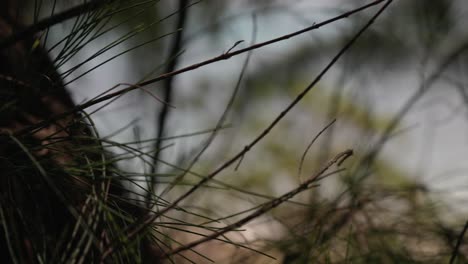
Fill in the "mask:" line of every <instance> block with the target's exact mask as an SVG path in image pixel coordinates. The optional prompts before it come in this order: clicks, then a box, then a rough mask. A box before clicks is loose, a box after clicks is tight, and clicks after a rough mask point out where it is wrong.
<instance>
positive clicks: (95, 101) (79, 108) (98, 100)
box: [16, 0, 391, 135]
mask: <svg viewBox="0 0 468 264" xmlns="http://www.w3.org/2000/svg"><path fill="white" fill-rule="evenodd" d="M384 1H385V0H377V1H374V2H372V3H369V4H367V5H364V6H361V7H359V8H356V9H353V10H351V11H348V12H345V13H343V14H341V15H338V16H336V17H334V18H331V19H328V20H325V21H323V22H320V23H317V24H314V25H312V26H310V27H307V28H304V29H302V30H299V31H296V32H293V33H290V34H286V35H283V36H281V37H278V38H275V39H271V40H268V41H265V42H261V43H258V44H255V45H252V46H249V47H247V48H244V49H240V50H237V51H232V52H228V53H224V54H222V55H219V56H217V57H214V58H212V59H209V60H206V61H203V62H200V63H195V64H192V65H190V66H187V67H185V68H182V69H179V70H176V71H173V72H168V73H165V74H162V75H160V76H158V77H156V78H153V79H150V80H147V81H144V82H141V83H138V84H135V85H133V86H130V87H127V88H124V89H121V90H118V91H116V92H113V93H109V94H107V95H103V96H101V97H99V98H96V99H93V100H90V101H87V102H85V103H83V104H81V105H77V106H76V107H74V108H73V109H72V110H70V111H67V112H64V113H62V114H59V115H56V116H54V117H52V118H49V119H47V120H44V121H41V122H38V123H36V124H34V125H31V126H29V127H28V128H26V129H23V130H20V131H18V132H17V133H16V135H23V134H26V133H29V132H33V131H34V130H36V129H38V128H42V127H44V126H47V125H48V124H50V123H52V122H54V121H56V120H58V119H61V118H64V117H66V116H69V115H72V114H74V113H77V112H79V111H82V110H84V109H86V108H89V107H91V106H93V105H96V104H99V103H102V102H104V101H107V100H110V99H112V98H114V97H117V96H121V95H123V94H125V93H128V92H130V91H133V90H136V89H138V88H140V87H143V86H146V85H149V84H152V83H156V82H159V81H162V80H165V79H167V78H170V77H173V76H175V75H179V74H181V73H184V72H188V71H192V70H195V69H197V68H200V67H203V66H206V65H209V64H212V63H215V62H218V61H222V60H227V59H230V58H231V57H234V56H237V55H239V54H242V53H245V52H248V51H251V50H255V49H259V48H261V47H264V46H268V45H271V44H274V43H277V42H280V41H283V40H286V39H289V38H292V37H296V36H299V35H301V34H304V33H306V32H309V31H312V30H315V29H318V28H320V27H322V26H325V25H328V24H331V23H333V22H336V21H338V20H341V19H345V18H347V17H349V16H351V15H353V14H356V13H358V12H361V11H363V10H365V9H368V8H370V7H372V6H375V5H378V4H380V3H382V2H384ZM387 1H388V2H387V4H386V5H388V3H389V2H391V1H389V0H387ZM379 13H380V12H379Z"/></svg>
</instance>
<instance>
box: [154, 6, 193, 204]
mask: <svg viewBox="0 0 468 264" xmlns="http://www.w3.org/2000/svg"><path fill="white" fill-rule="evenodd" d="M188 3H189V1H188V0H179V8H178V9H179V16H178V18H177V24H176V30H178V31H177V33H176V35H175V38H174V43H172V44H171V51H170V52H169V57H168V58H169V63H168V64H167V67H166V70H165V71H164V72H173V71H174V70H175V68H176V66H177V63H178V59H179V58H180V56H177V54H179V52H180V50H181V48H182V37H183V32H184V30H183V29H184V27H185V21H186V18H187V9H188V8H187V5H188ZM173 80H174V76H171V77H169V78H167V79H165V80H164V84H163V91H162V92H163V96H164V101H165V102H167V103H168V104H170V103H171V102H172V93H173V88H172V83H173ZM168 115H169V107H168V105H167V104H163V105H162V108H161V112H159V116H158V120H157V124H158V127H157V134H156V138H157V139H159V138H162V137H163V136H164V132H165V131H164V130H165V128H166V123H167V118H168ZM161 144H162V141H161V140H156V141H155V143H154V150H155V154H154V158H153V166H152V167H151V174H154V173H156V172H157V167H158V166H157V165H158V160H159V155H160V153H161V152H160V151H157V150H158V149H160V148H161ZM155 185H156V177H151V179H150V181H149V191H150V192H153V190H154V188H155ZM150 198H151V194H149V195H148V197H147V202H148V203H150V200H151V199H150Z"/></svg>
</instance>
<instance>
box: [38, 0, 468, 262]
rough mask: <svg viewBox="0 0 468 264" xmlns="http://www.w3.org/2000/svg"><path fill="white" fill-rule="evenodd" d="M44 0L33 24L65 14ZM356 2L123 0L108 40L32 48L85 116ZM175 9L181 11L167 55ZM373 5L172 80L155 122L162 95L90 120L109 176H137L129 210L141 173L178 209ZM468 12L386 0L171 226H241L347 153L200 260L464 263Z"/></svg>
mask: <svg viewBox="0 0 468 264" xmlns="http://www.w3.org/2000/svg"><path fill="white" fill-rule="evenodd" d="M36 2H37V1H36ZM46 2H47V1H44V3H43V6H42V10H41V12H38V13H41V14H47V12H50V10H51V8H52V6H54V8H56V9H57V10H63V9H66V8H67V7H69V6H70V5H73V4H76V2H74V1H62V2H55V1H49V2H48V3H46ZM370 2H371V1H344V0H341V1H340V0H334V1H325V0H323V1H299V0H295V1H285V0H282V1H281V0H276V1H275V0H270V1H243V0H236V1H216V0H205V1H200V2H194V1H169V0H161V1H128V2H127V3H126V4H125V6H126V7H128V8H127V9H125V11H122V12H118V13H116V14H115V15H113V16H112V17H111V18H109V20H108V21H107V22H106V24H105V25H103V29H105V30H103V29H101V28H100V27H99V26H96V28H95V29H94V31H93V32H98V31H99V30H102V32H104V33H103V34H102V35H99V36H98V37H96V38H90V36H91V35H88V36H86V37H83V39H82V40H81V41H82V43H86V45H83V47H81V48H80V49H72V50H73V52H71V53H70V54H69V55H66V54H65V55H64V53H63V50H67V48H66V46H67V44H64V42H61V43H60V41H61V40H62V39H63V36H64V34H69V32H70V31H73V30H74V29H75V28H77V26H76V24H77V23H80V22H77V20H70V21H68V22H66V23H64V24H61V25H58V26H56V27H53V28H52V29H51V31H50V34H49V33H48V34H49V35H48V38H47V39H46V41H44V43H43V44H44V45H45V46H46V47H47V48H48V49H49V51H50V54H51V55H52V57H55V58H57V59H56V65H58V67H59V71H60V72H61V73H62V76H63V78H64V79H65V82H66V83H68V84H67V87H68V88H69V91H70V92H71V93H72V95H73V98H74V99H75V102H76V103H82V102H85V101H87V100H90V99H92V98H94V97H95V96H98V95H99V94H101V93H103V92H106V91H107V90H108V89H109V88H112V87H114V86H115V85H116V84H122V85H121V86H120V87H118V88H119V89H120V88H123V87H125V86H126V85H127V86H128V84H134V83H137V82H141V81H142V80H148V79H151V78H154V77H157V76H159V75H160V74H162V73H165V72H166V71H167V69H168V65H171V63H174V64H175V65H173V66H174V67H175V69H178V68H182V67H185V66H188V65H191V64H193V63H197V62H201V61H204V60H207V59H210V58H212V57H216V56H219V55H221V54H223V53H226V52H228V51H234V50H238V49H242V48H245V47H248V46H249V45H251V44H252V43H259V42H263V41H266V40H269V39H272V38H276V37H279V36H281V35H284V34H288V33H291V32H294V31H297V30H300V29H302V28H305V27H308V26H311V25H313V24H314V23H319V22H321V21H324V20H326V19H329V18H332V17H334V16H337V15H339V14H342V13H344V12H347V11H349V10H352V9H354V8H356V7H358V6H362V5H365V4H367V3H370ZM181 6H188V7H185V8H184V12H183V16H184V21H182V22H183V27H181V28H182V31H181V32H182V34H181V36H182V40H181V43H180V49H178V50H176V53H175V54H173V50H174V41H175V39H176V36H177V34H178V31H177V28H178V25H179V26H180V17H181V16H182V12H180V11H181ZM32 8H36V7H32ZM378 8H380V5H378V6H375V7H371V8H369V9H366V10H364V11H362V12H359V13H357V14H354V15H352V16H350V17H348V18H346V19H343V20H339V21H336V22H334V23H331V24H329V25H326V26H323V27H321V28H319V29H317V30H313V31H310V32H308V33H304V34H302V35H300V36H297V37H294V38H291V39H287V40H284V41H281V42H278V43H275V44H272V45H268V46H266V47H263V48H261V49H257V50H254V51H252V52H251V53H244V54H241V55H239V56H235V57H232V58H230V59H229V60H225V61H220V62H217V63H214V64H211V65H207V66H204V67H201V68H199V69H196V70H192V71H189V72H186V73H183V74H180V75H177V76H175V77H174V79H173V80H172V84H171V85H172V88H171V91H172V98H171V101H170V102H168V103H170V107H168V108H167V109H168V114H167V119H166V121H165V122H164V123H161V111H162V109H163V108H164V105H165V104H164V103H162V102H161V101H159V100H158V98H159V99H162V100H164V98H165V92H164V89H165V87H166V85H167V84H164V82H156V83H154V84H151V85H149V86H146V87H145V88H144V89H139V90H136V91H133V92H130V93H126V94H124V95H123V96H121V97H118V98H117V99H116V100H115V101H113V102H112V103H110V104H108V105H106V106H105V107H104V104H100V105H96V106H94V108H91V109H88V110H87V112H88V113H90V114H91V117H92V119H93V122H94V123H95V125H96V127H97V128H98V131H99V134H100V136H101V137H102V138H104V139H106V140H108V141H109V142H111V141H112V142H114V143H112V144H111V143H109V144H108V147H109V150H110V151H112V153H114V154H115V155H120V156H122V157H125V158H123V159H122V161H121V162H120V163H119V164H120V167H121V168H122V170H123V171H125V172H126V175H127V176H128V177H132V179H133V180H131V182H133V185H132V186H133V187H132V188H134V189H135V190H137V191H136V194H134V197H133V198H135V199H138V200H139V201H141V202H142V201H144V198H143V197H144V196H140V195H139V194H141V193H145V192H147V191H148V188H149V189H151V188H150V186H149V185H151V184H148V181H147V179H148V177H149V178H151V179H154V180H153V181H155V183H156V184H155V188H154V192H155V194H156V195H159V197H161V199H165V200H171V199H174V198H175V197H178V195H180V194H181V193H182V192H183V191H184V190H187V189H188V188H189V187H190V186H192V185H193V184H194V183H195V182H197V181H198V180H199V179H200V178H199V177H201V176H203V175H206V174H208V173H210V172H212V171H213V170H214V169H216V168H217V167H218V166H220V164H222V163H223V162H225V161H226V160H228V159H229V158H231V157H232V156H233V155H235V154H236V153H238V152H239V151H241V150H242V149H243V148H244V146H245V145H247V144H249V143H250V142H251V141H252V140H253V139H254V138H255V137H256V136H257V135H258V134H260V133H261V132H262V131H263V130H264V129H265V128H266V127H267V126H268V125H269V124H270V123H271V122H272V121H273V119H274V118H275V117H277V116H278V115H279V114H280V113H281V112H282V111H283V110H284V109H285V108H286V107H287V106H288V104H289V103H290V102H291V101H292V100H294V98H295V97H296V96H297V95H298V94H299V93H300V92H301V91H302V90H303V89H305V88H306V87H307V85H308V84H309V83H310V82H311V81H312V80H314V78H315V77H316V76H317V75H318V74H319V72H320V71H321V70H322V69H323V68H324V67H325V66H326V64H327V63H328V62H329V61H330V60H331V59H332V58H333V57H334V56H335V54H336V53H337V52H338V51H339V50H340V49H341V48H342V47H343V46H344V45H345V44H346V43H347V42H348V41H349V39H351V38H352V36H354V34H356V32H357V31H358V30H359V29H360V28H362V27H363V26H364V24H365V23H367V21H368V20H369V19H370V18H371V17H372V16H373V15H374V13H375V12H376V11H377V10H378ZM467 8H468V5H467V4H466V3H465V2H464V1H456V0H432V1H424V0H411V1H394V2H393V3H392V4H391V5H390V6H389V8H388V9H387V10H385V12H384V13H383V15H382V16H381V17H379V18H378V20H377V21H375V23H374V24H373V25H372V26H371V27H370V28H369V29H368V30H367V31H366V32H365V33H364V34H363V36H362V37H361V38H359V39H358V41H357V42H356V43H355V44H354V45H353V47H352V48H351V49H350V50H349V51H348V52H347V53H346V54H345V55H344V56H343V57H342V58H340V60H339V61H338V62H337V63H336V64H335V65H334V66H333V67H332V68H331V70H330V71H329V72H328V73H327V74H326V75H325V76H324V78H322V79H321V81H320V82H319V83H318V84H317V85H316V86H315V87H314V88H313V89H312V90H311V91H310V92H309V93H308V94H307V95H306V96H305V97H304V98H303V100H302V101H301V102H300V103H299V104H298V105H297V106H296V107H295V108H293V109H292V110H291V111H290V112H289V113H288V114H287V115H286V117H285V118H284V119H283V120H282V121H281V122H280V123H279V124H278V126H276V127H275V128H274V129H273V130H271V132H270V133H269V134H268V135H267V136H266V138H265V139H264V140H262V141H261V142H260V143H259V144H258V145H256V146H255V147H254V148H253V149H252V150H251V151H249V152H248V153H247V154H246V155H244V156H243V158H242V159H241V162H239V163H237V164H235V165H234V166H231V167H229V168H228V169H226V170H224V171H223V172H222V173H221V174H219V175H218V176H217V177H216V178H215V179H216V181H212V182H210V183H208V184H207V185H206V186H204V187H203V188H202V189H198V190H197V192H196V193H195V194H194V195H193V196H191V198H190V199H188V200H187V201H185V202H184V208H186V209H187V210H190V211H191V212H192V213H190V214H189V213H187V212H175V213H173V214H174V215H173V217H174V218H177V219H178V221H183V223H190V224H193V225H195V226H196V228H198V229H203V228H201V227H200V226H202V225H204V224H206V223H208V222H209V223H210V224H215V225H217V226H223V225H224V224H226V223H232V222H234V221H235V219H236V218H237V217H239V216H238V215H233V214H236V213H239V212H243V211H244V210H247V209H250V208H255V207H256V206H258V205H259V204H261V203H264V202H266V201H268V200H269V199H272V197H277V196H279V195H282V194H283V193H285V192H287V191H290V190H292V189H294V188H295V187H297V186H298V185H299V184H300V183H301V182H303V181H304V180H305V179H307V178H308V177H310V176H311V175H313V174H314V173H315V172H316V171H317V170H318V168H320V167H321V166H322V165H323V164H325V163H326V162H327V160H329V159H330V158H332V157H334V156H335V155H336V154H337V153H339V152H341V151H343V150H345V149H353V150H354V153H355V155H354V157H352V158H350V159H348V160H347V161H346V162H345V164H344V165H343V167H345V168H346V170H345V171H341V172H339V173H336V174H334V175H331V176H329V177H326V178H324V179H322V180H320V182H319V183H318V185H317V186H316V187H315V188H313V189H311V190H308V191H306V192H304V193H303V194H301V195H299V196H298V197H295V198H294V199H293V200H292V201H291V202H287V203H284V204H283V205H281V206H280V207H279V208H277V209H275V210H273V211H272V212H271V213H267V214H265V215H263V216H262V217H259V218H257V219H256V220H255V221H253V222H251V223H250V224H248V225H247V226H246V227H244V228H243V230H244V232H240V233H241V234H233V235H232V236H230V239H232V240H233V241H235V242H236V243H238V246H235V245H234V246H233V245H230V244H226V243H225V242H216V241H214V242H212V243H211V242H210V243H211V244H210V243H208V245H206V244H204V245H202V246H201V247H199V248H197V250H199V251H200V252H202V254H205V255H207V256H209V257H210V258H213V259H215V260H216V261H218V262H220V263H230V262H238V263H256V261H258V263H271V262H274V260H272V259H271V258H269V257H267V256H263V255H261V254H259V253H256V252H252V251H249V250H246V249H242V248H241V247H239V245H248V246H249V247H251V248H253V249H256V250H261V251H262V252H264V253H265V254H269V255H271V256H273V257H276V258H277V261H279V262H281V261H282V262H283V263H311V261H312V260H314V261H312V262H315V261H317V262H320V263H321V262H326V261H331V262H333V263H334V262H337V263H341V262H343V263H344V262H348V261H351V262H353V263H354V262H356V263H361V262H362V263H413V262H419V261H424V262H430V261H434V262H435V263H439V261H448V260H449V259H450V258H451V256H453V252H454V250H456V251H459V255H458V260H459V261H460V262H459V263H463V261H466V259H464V257H465V254H467V253H468V250H467V249H468V248H466V247H464V246H463V243H462V244H461V246H460V245H459V246H458V247H457V246H456V244H457V241H459V239H458V238H459V234H460V232H461V231H462V228H463V224H464V222H465V221H466V213H467V212H468V210H467V209H468V208H467V207H466V199H467V198H468V196H467V194H468V193H467V188H466V187H468V186H467V183H468V182H467V180H466V175H467V172H468V171H467V170H468V164H466V157H467V156H468V155H467V154H468V133H467V132H468V122H467V117H468V93H467V92H468V91H467V87H466V84H467V81H468V80H467V78H466V76H465V75H466V70H467V62H468V61H467V58H468V57H467V56H466V54H465V53H466V52H465V51H466V49H467V48H468V32H467V31H466V23H467V19H466V17H467V16H466V12H467V11H468V9H467ZM167 34H168V35H167ZM74 36H78V33H76V34H75V35H74ZM57 43H58V45H56V44H57ZM70 45H71V44H70ZM465 46H466V47H465ZM64 47H65V48H64ZM68 50H71V49H70V48H68ZM246 62H247V63H246ZM95 110H97V111H95ZM223 113H226V114H225V115H224V114H223ZM335 119H336V121H335V122H334V123H333V124H332V125H331V126H330V127H329V128H328V129H326V130H325V131H324V132H323V133H322V134H321V135H320V137H318V138H317V140H315V141H314V142H313V144H311V142H312V141H313V139H314V137H316V135H317V134H318V133H319V132H320V131H322V130H323V129H324V128H325V127H326V126H327V125H329V124H330V123H331V122H332V121H333V120H335ZM161 125H163V126H164V129H163V132H162V133H161V132H158V129H160V128H161ZM215 128H217V129H215ZM389 128H391V129H389ZM158 133H159V134H158ZM193 133H195V134H193ZM158 138H159V139H160V140H159V141H157V139H158ZM157 142H160V143H159V145H157ZM118 144H130V145H132V146H133V147H134V148H135V149H138V150H139V151H141V152H142V153H149V155H147V156H150V157H151V156H152V155H153V154H154V148H155V146H157V152H158V155H157V159H158V160H157V161H156V162H155V164H156V168H155V169H154V168H153V167H152V166H150V165H149V164H151V163H152V161H151V159H150V158H149V157H147V156H146V157H145V155H143V154H140V155H138V154H135V153H129V151H128V149H125V148H122V147H119V146H118ZM309 144H311V145H310V146H309ZM199 153H202V154H201V155H199V158H198V154H199ZM153 165H154V164H153ZM187 169H190V172H189V173H184V170H187ZM181 172H183V174H184V175H185V174H186V175H185V176H184V177H183V179H182V180H179V178H178V177H177V176H179V175H181ZM175 179H178V180H177V181H175ZM174 182H175V183H176V187H175V188H172V185H173V183H174ZM167 187H171V188H169V189H168V188H167ZM201 215H203V217H206V219H204V218H203V217H202V216H201ZM231 215H232V216H231ZM227 216H229V217H227ZM208 218H209V219H218V220H219V221H216V222H213V221H214V220H210V221H208V220H207V219H208ZM161 221H163V220H161ZM164 221H166V222H167V223H165V224H164V225H162V224H161V230H165V231H164V232H167V233H166V234H169V235H168V236H169V237H172V238H173V239H174V240H177V241H179V242H180V243H184V242H186V241H191V240H193V239H194V238H198V235H196V234H194V233H191V232H188V231H181V230H178V229H176V228H174V226H173V225H172V224H174V222H177V221H175V220H170V219H169V218H167V219H164ZM198 225H200V226H198ZM194 228H195V227H194ZM192 231H193V230H192ZM198 231H199V232H201V233H203V232H208V231H209V230H208V229H206V230H203V231H200V230H198ZM208 233H209V232H208ZM173 243H175V242H173ZM218 247H220V248H223V250H216V249H217V248H218ZM239 252H240V253H239ZM191 258H192V260H194V261H195V262H197V261H199V263H205V262H204V261H207V260H206V259H203V258H202V257H200V256H196V255H195V254H194V255H193V256H192V255H191ZM244 261H247V262H244Z"/></svg>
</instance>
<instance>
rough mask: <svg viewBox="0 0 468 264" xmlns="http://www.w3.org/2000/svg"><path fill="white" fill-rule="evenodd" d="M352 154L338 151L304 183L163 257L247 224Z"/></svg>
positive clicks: (308, 186) (289, 197) (305, 188)
mask: <svg viewBox="0 0 468 264" xmlns="http://www.w3.org/2000/svg"><path fill="white" fill-rule="evenodd" d="M352 155H353V151H352V150H351V149H348V150H346V151H343V152H341V153H339V154H338V155H336V156H335V157H334V158H333V159H331V160H330V161H329V162H328V163H327V164H326V165H325V166H324V167H323V168H322V169H320V170H319V171H318V172H317V173H315V174H314V175H313V176H311V177H309V179H307V180H306V181H305V182H304V183H302V184H300V185H299V186H298V187H296V188H295V189H293V190H292V191H289V192H287V193H285V194H283V195H282V196H280V197H278V198H276V199H273V200H271V201H270V202H268V203H265V204H264V205H263V206H262V207H260V208H259V209H258V210H256V211H255V212H253V213H251V214H250V215H248V216H246V217H244V218H242V219H241V220H239V221H237V222H235V223H233V224H230V225H228V226H226V227H224V228H223V229H221V230H220V231H218V232H215V233H213V234H211V235H209V236H206V237H204V238H201V239H199V240H196V241H194V242H191V243H189V244H186V245H183V246H181V247H178V248H176V249H174V250H172V251H171V252H168V253H166V254H165V256H164V257H169V256H171V255H174V254H178V253H180V252H182V251H185V250H188V249H192V248H193V247H196V246H198V245H200V244H203V243H205V242H207V241H210V240H213V239H216V238H217V237H219V236H221V235H223V234H226V233H227V232H229V231H232V230H234V229H237V228H240V227H242V226H243V225H245V224H247V223H248V222H250V221H251V220H253V219H255V218H257V217H259V216H260V215H263V214H265V213H266V212H268V211H270V210H272V209H274V208H276V207H277V206H279V205H280V204H282V203H284V202H286V201H288V200H290V199H291V198H293V197H294V196H296V195H297V194H299V193H301V192H303V191H305V190H307V189H309V188H310V185H311V184H313V183H314V182H316V180H317V179H318V178H320V176H321V175H323V174H324V173H325V172H326V171H327V170H328V169H329V168H330V167H331V166H333V165H334V164H337V163H342V162H343V161H344V160H346V159H347V158H349V157H351V156H352Z"/></svg>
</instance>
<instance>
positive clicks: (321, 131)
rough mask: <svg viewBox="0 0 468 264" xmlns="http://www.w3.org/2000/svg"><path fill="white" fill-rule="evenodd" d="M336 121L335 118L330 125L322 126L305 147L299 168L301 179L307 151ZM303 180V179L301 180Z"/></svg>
mask: <svg viewBox="0 0 468 264" xmlns="http://www.w3.org/2000/svg"><path fill="white" fill-rule="evenodd" d="M335 122H336V119H333V120H332V121H331V122H330V123H329V124H328V125H326V126H325V127H324V128H322V129H321V130H320V131H319V132H318V133H317V134H316V135H315V137H314V138H313V139H312V141H311V142H310V143H309V145H308V146H307V148H306V149H305V151H304V153H303V154H302V157H301V161H300V162H299V169H298V172H297V174H298V177H299V179H300V180H301V172H302V166H303V165H304V160H305V157H306V156H307V153H308V152H309V150H310V148H311V147H312V145H313V144H314V143H315V141H317V139H318V138H319V137H320V135H322V134H323V133H324V132H325V131H327V130H328V128H329V127H331V126H332V125H333V124H335ZM301 181H302V180H301Z"/></svg>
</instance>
